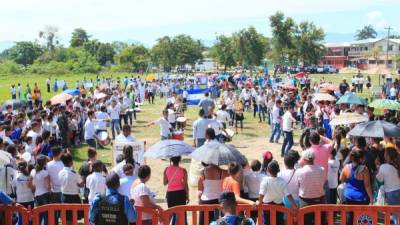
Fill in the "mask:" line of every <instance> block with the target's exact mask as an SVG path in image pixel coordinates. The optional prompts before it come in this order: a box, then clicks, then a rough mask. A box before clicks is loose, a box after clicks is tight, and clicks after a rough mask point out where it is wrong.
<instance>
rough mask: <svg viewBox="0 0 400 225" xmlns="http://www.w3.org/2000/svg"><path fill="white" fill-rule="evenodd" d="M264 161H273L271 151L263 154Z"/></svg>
mask: <svg viewBox="0 0 400 225" xmlns="http://www.w3.org/2000/svg"><path fill="white" fill-rule="evenodd" d="M262 157H263V159H265V160H268V159H272V153H271V152H270V151H265V152H264V153H263V154H262Z"/></svg>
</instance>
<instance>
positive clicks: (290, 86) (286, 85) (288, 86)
mask: <svg viewBox="0 0 400 225" xmlns="http://www.w3.org/2000/svg"><path fill="white" fill-rule="evenodd" d="M278 86H280V87H282V88H283V89H291V90H294V89H296V87H295V86H294V85H293V84H290V83H282V84H279V85H278Z"/></svg>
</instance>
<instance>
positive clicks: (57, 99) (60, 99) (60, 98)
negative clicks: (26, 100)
mask: <svg viewBox="0 0 400 225" xmlns="http://www.w3.org/2000/svg"><path fill="white" fill-rule="evenodd" d="M70 99H72V95H70V94H67V93H60V94H58V95H55V96H53V97H52V98H51V99H50V102H51V104H52V105H57V104H61V103H65V102H66V101H68V100H70Z"/></svg>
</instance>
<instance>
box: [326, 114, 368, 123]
mask: <svg viewBox="0 0 400 225" xmlns="http://www.w3.org/2000/svg"><path fill="white" fill-rule="evenodd" d="M367 121H368V117H366V116H363V115H360V114H358V113H342V114H340V115H338V116H334V117H333V119H332V120H331V121H330V122H329V124H330V125H333V126H337V125H348V124H353V123H362V122H367Z"/></svg>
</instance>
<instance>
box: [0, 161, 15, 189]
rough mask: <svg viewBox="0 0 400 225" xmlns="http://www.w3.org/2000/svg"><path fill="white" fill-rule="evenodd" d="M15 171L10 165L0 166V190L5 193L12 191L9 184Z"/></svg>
mask: <svg viewBox="0 0 400 225" xmlns="http://www.w3.org/2000/svg"><path fill="white" fill-rule="evenodd" d="M6 170H7V180H6ZM15 174H16V171H15V169H14V168H12V167H9V166H7V167H3V168H0V191H3V192H5V193H7V194H11V193H12V189H11V184H12V181H13V179H14V177H15Z"/></svg>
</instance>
